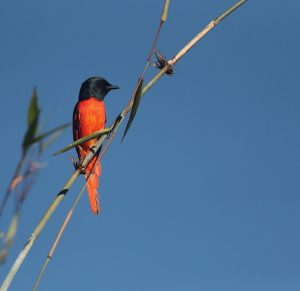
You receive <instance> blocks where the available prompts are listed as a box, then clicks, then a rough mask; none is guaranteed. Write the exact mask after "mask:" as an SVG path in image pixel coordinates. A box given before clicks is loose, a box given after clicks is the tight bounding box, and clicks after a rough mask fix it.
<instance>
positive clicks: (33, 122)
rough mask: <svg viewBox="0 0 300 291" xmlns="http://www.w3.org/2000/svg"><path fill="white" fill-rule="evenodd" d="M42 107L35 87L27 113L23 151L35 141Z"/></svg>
mask: <svg viewBox="0 0 300 291" xmlns="http://www.w3.org/2000/svg"><path fill="white" fill-rule="evenodd" d="M39 115H40V109H39V105H38V96H37V93H36V90H35V89H33V92H32V96H31V99H30V103H29V107H28V113H27V125H28V126H27V132H26V134H25V136H24V140H23V151H24V152H26V151H27V150H28V148H29V147H30V145H31V144H33V143H34V137H35V134H36V131H37V128H38V123H39Z"/></svg>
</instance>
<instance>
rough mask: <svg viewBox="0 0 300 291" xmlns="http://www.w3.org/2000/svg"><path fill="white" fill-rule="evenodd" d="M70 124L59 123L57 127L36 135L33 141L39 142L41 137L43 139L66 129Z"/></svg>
mask: <svg viewBox="0 0 300 291" xmlns="http://www.w3.org/2000/svg"><path fill="white" fill-rule="evenodd" d="M70 125H71V123H65V124H63V125H60V126H58V127H55V128H53V129H51V130H49V131H47V132H45V133H42V134H40V135H38V136H37V137H35V138H34V140H33V142H35V143H36V142H39V141H41V140H42V139H45V138H51V136H52V135H54V134H56V133H58V132H60V131H62V130H64V129H66V128H67V127H69V126H70Z"/></svg>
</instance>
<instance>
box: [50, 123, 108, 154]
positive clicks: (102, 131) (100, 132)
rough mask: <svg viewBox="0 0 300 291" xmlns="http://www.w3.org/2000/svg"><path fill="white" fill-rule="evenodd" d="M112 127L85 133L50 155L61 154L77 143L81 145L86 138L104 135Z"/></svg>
mask: <svg viewBox="0 0 300 291" xmlns="http://www.w3.org/2000/svg"><path fill="white" fill-rule="evenodd" d="M112 129H113V126H111V127H108V128H105V129H103V130H99V131H95V132H94V133H92V134H90V135H87V136H84V137H82V138H80V139H77V140H76V141H74V142H72V143H70V144H69V145H67V146H66V147H64V148H63V149H61V150H59V151H57V152H55V153H54V154H53V155H52V156H56V155H59V154H62V153H64V152H66V151H68V150H70V149H72V148H74V147H76V146H78V145H81V144H83V143H84V142H86V141H88V140H91V139H93V138H99V137H100V136H102V135H104V134H108V133H109V132H111V131H112Z"/></svg>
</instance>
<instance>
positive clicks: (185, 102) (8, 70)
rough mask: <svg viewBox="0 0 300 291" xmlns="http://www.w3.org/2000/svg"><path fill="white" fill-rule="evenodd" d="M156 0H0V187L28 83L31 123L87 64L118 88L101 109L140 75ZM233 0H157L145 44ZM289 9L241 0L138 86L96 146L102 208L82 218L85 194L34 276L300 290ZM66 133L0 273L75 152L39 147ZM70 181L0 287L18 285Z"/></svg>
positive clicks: (47, 113)
mask: <svg viewBox="0 0 300 291" xmlns="http://www.w3.org/2000/svg"><path fill="white" fill-rule="evenodd" d="M163 2H164V1H158V0H153V1H136V0H135V1H134V0H127V1H109V0H103V1H92V0H87V1H57V0H53V1H50V2H49V1H48V2H41V1H33V0H28V1H26V3H25V2H13V1H10V2H9V1H5V2H4V3H2V9H1V11H0V35H1V40H2V41H1V54H0V61H1V66H0V74H1V82H0V92H1V100H2V104H3V106H2V114H1V115H0V124H1V125H2V126H1V132H2V143H1V146H0V148H1V152H2V171H1V184H0V190H1V192H2V193H4V191H5V189H6V187H7V184H8V182H9V179H10V177H11V176H12V174H13V171H14V167H15V164H16V163H17V161H18V159H19V155H20V153H19V152H20V144H21V142H22V138H23V134H24V132H25V129H26V122H25V120H26V110H27V104H28V100H29V97H30V95H31V90H32V87H33V86H36V87H37V90H38V93H39V97H40V105H41V108H42V122H43V125H44V129H45V130H46V129H49V128H52V127H54V126H56V125H59V124H62V123H65V122H69V121H71V116H72V111H73V107H74V105H75V103H76V100H77V96H78V91H79V88H80V85H81V83H82V82H83V81H84V80H85V79H86V78H88V77H90V76H94V75H98V76H104V77H105V78H107V80H109V81H110V82H111V83H113V84H116V85H119V86H120V88H121V90H118V91H114V92H112V93H111V94H109V96H108V97H107V99H106V105H107V111H108V120H112V119H113V118H114V117H115V116H116V115H117V114H118V113H119V112H120V111H121V109H122V108H123V107H124V106H125V105H126V103H127V101H128V99H129V97H130V96H131V93H132V90H133V89H134V86H135V84H136V81H137V78H138V75H139V74H140V73H141V70H142V68H143V66H144V63H145V60H146V57H147V54H148V51H149V48H150V45H151V43H152V40H153V37H154V34H155V30H156V28H157V25H158V21H159V17H160V14H161V10H162V6H163ZM233 4H234V1H231V0H222V1H221V0H214V1H211V0H210V1H208V0H206V1H195V0H185V1H183V0H178V1H172V2H171V5H170V9H169V16H168V21H167V23H166V24H165V26H164V28H163V31H162V33H161V38H160V40H159V44H158V48H159V49H160V50H161V51H162V52H163V53H164V54H165V55H167V56H168V57H172V56H173V55H174V54H175V53H176V52H177V51H178V50H179V49H180V48H181V47H182V46H183V45H184V44H185V43H186V42H187V41H189V40H190V39H191V38H192V37H193V36H194V35H195V34H196V33H197V32H198V31H199V30H200V29H201V28H202V27H203V26H205V25H206V24H207V23H208V22H209V21H210V20H211V19H213V18H214V17H216V16H217V15H219V14H220V13H222V12H223V11H224V10H225V9H227V8H228V7H230V6H231V5H233ZM299 9H300V4H299V1H295V0H292V1H288V2H285V3H284V4H283V2H282V1H278V0H274V1H272V2H268V1H248V2H247V4H246V5H244V6H243V7H241V8H240V9H239V10H238V11H236V12H235V13H234V14H233V15H231V16H230V17H229V18H227V19H226V20H225V21H224V22H222V23H221V24H220V25H219V26H218V27H217V28H216V29H214V30H213V31H212V32H211V33H210V34H209V35H208V36H207V37H205V38H204V39H203V40H202V41H201V43H199V44H198V45H197V46H196V47H195V48H194V49H193V50H191V51H190V53H189V54H188V55H186V56H185V57H184V58H183V59H182V60H181V61H180V62H179V63H178V64H177V65H176V74H175V75H174V76H173V77H171V78H168V77H164V78H163V79H162V80H160V81H159V83H157V84H156V85H155V87H153V88H152V89H151V91H149V93H147V95H145V97H144V98H143V100H142V102H141V106H140V110H139V112H138V114H137V117H136V119H135V121H134V124H133V125H132V128H131V130H130V131H129V133H128V135H127V137H126V140H125V141H124V142H123V143H122V144H120V138H121V133H122V132H123V131H122V130H121V131H120V132H119V134H118V136H117V137H116V139H115V140H114V143H113V145H112V146H111V148H110V150H109V152H108V153H107V154H106V156H105V158H104V159H103V163H102V171H103V174H102V176H101V181H100V183H101V188H100V194H101V197H102V201H101V202H102V208H103V213H102V214H101V215H100V216H93V215H92V214H91V213H90V209H89V205H88V199H87V195H84V197H83V198H82V199H81V201H80V203H79V205H78V207H77V208H76V211H75V213H74V216H73V218H72V220H71V222H70V224H69V226H68V227H67V230H66V232H65V234H64V236H63V239H62V241H61V242H60V244H59V246H58V248H57V250H56V252H55V254H54V258H53V260H52V261H51V262H50V264H49V267H48V269H47V270H46V273H45V276H44V277H43V279H42V281H41V285H40V289H41V290H75V291H76V290H107V291H115V290H128V291H129V290H130V291H133V290H145V291H148V290H149V291H150V290H151V291H153V290H155V291H166V290H167V291H168V290H172V291H177V290H191V291H193V290H195V291H196V290H205V291H214V290H226V291H227V290H228V291H239V290H243V291H248V290H249V291H253V290H255V291H260V290H261V291H268V290H270V291H277V290H278V291H279V290H285V291H294V290H295V291H296V290H299V289H300V276H299V272H300V250H299V245H300V234H299V219H300V214H299V202H300V198H299V190H300V182H299V181H300V180H299V172H300V137H299V132H300V115H299V111H300V101H299V96H300V94H299V93H300V89H299V67H300V63H299V51H300V42H299V39H298V30H299V26H300V19H299V17H298V11H299ZM154 73H155V70H154V69H151V70H150V71H149V73H148V75H147V80H149V79H150V78H151V76H152V75H153V74H154ZM71 140H72V134H71V130H69V131H68V132H67V133H66V134H64V135H63V136H62V137H61V138H60V139H59V140H58V141H57V142H56V143H55V144H54V145H53V146H51V148H49V150H48V152H47V153H46V154H45V155H44V156H43V162H45V163H46V167H45V168H44V169H43V170H42V171H41V172H40V174H39V177H38V179H37V180H36V183H35V185H34V187H33V189H32V191H31V193H30V196H29V197H28V199H27V200H26V203H25V205H24V208H23V209H22V220H21V225H20V229H19V232H18V236H17V240H16V242H15V244H14V247H13V249H12V251H11V253H10V255H9V258H8V261H7V263H6V265H5V266H2V267H1V268H2V270H1V274H0V280H1V281H2V280H3V278H4V277H5V275H6V273H7V271H8V270H9V268H10V266H11V264H12V263H13V261H14V259H15V258H16V256H17V254H18V252H19V250H20V249H21V248H22V247H23V245H24V243H25V241H26V240H27V238H28V237H29V235H30V234H31V232H32V230H33V228H34V226H35V225H36V223H37V221H38V220H39V219H40V217H41V216H42V214H43V213H44V211H45V210H46V209H47V207H48V205H49V203H50V202H51V201H52V199H53V198H54V196H55V195H56V194H57V193H58V191H59V189H60V187H61V186H62V185H63V184H64V182H65V181H66V180H67V179H68V178H69V176H70V175H71V173H72V170H73V166H72V163H71V161H70V159H71V157H75V156H76V154H75V152H74V151H72V152H68V153H66V154H64V155H61V156H58V157H51V154H52V153H53V152H54V151H56V150H57V149H59V148H61V147H63V146H65V145H66V144H68V143H69V142H70V141H71ZM8 144H9V147H8ZM83 181H84V180H83V178H82V177H80V179H79V180H78V181H77V182H76V183H75V185H74V187H73V188H72V189H71V191H70V192H69V193H68V195H67V197H66V198H65V199H64V201H63V203H62V204H61V205H60V206H59V208H58V210H57V212H56V213H55V215H54V216H53V217H52V218H51V220H50V221H49V224H48V225H47V226H46V228H45V230H44V232H43V233H42V234H41V236H40V237H39V239H38V241H37V243H36V245H35V246H34V247H33V248H32V251H31V252H30V254H29V256H28V258H27V259H26V261H25V262H24V264H23V266H22V268H21V269H20V271H19V273H18V274H17V276H16V278H15V281H14V282H13V285H12V288H11V290H30V289H31V288H32V286H33V284H34V281H35V279H36V276H37V274H38V272H39V269H40V267H41V265H42V264H43V262H44V259H45V257H46V255H47V252H48V251H49V248H50V246H51V244H52V242H53V239H54V237H55V235H56V233H57V231H58V229H59V227H60V224H61V222H62V220H63V218H64V216H65V215H66V212H67V211H68V209H69V207H70V206H71V205H72V202H73V201H74V199H75V197H76V195H77V193H78V191H79V189H80V188H81V185H82V184H83ZM10 202H12V201H10ZM10 210H11V207H10V208H8V209H7V212H6V213H5V216H4V217H3V219H2V221H1V229H3V228H5V226H6V223H8V221H9V215H10Z"/></svg>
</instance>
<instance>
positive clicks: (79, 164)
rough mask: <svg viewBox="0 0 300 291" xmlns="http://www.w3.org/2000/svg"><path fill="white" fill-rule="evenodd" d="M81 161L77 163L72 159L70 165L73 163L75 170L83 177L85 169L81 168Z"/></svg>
mask: <svg viewBox="0 0 300 291" xmlns="http://www.w3.org/2000/svg"><path fill="white" fill-rule="evenodd" d="M81 162H82V161H79V160H77V159H75V158H72V163H73V166H74V168H75V170H79V171H80V174H82V175H85V173H86V172H85V169H84V168H83V167H82V163H81Z"/></svg>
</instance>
